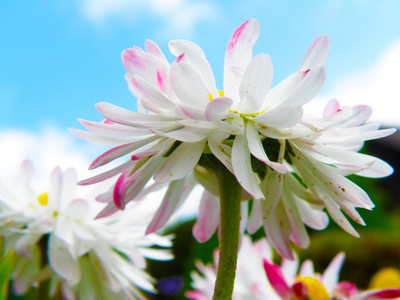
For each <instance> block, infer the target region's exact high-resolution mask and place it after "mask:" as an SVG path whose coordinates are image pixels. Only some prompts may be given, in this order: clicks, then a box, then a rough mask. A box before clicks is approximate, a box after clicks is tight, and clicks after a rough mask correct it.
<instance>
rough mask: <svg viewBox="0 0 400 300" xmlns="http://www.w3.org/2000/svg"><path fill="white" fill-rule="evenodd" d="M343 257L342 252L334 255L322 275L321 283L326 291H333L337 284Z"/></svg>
mask: <svg viewBox="0 0 400 300" xmlns="http://www.w3.org/2000/svg"><path fill="white" fill-rule="evenodd" d="M344 257H345V255H344V253H343V252H340V253H339V254H338V255H336V256H335V258H334V259H333V260H332V261H331V263H330V264H329V266H328V267H327V268H326V269H325V271H324V274H322V283H323V284H324V286H325V288H326V290H327V291H333V289H334V288H335V286H336V285H337V284H338V282H339V273H340V269H341V268H342V265H343V261H344Z"/></svg>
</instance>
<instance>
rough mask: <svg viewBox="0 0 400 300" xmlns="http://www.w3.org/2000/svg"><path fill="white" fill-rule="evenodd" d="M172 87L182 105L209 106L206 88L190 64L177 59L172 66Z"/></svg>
mask: <svg viewBox="0 0 400 300" xmlns="http://www.w3.org/2000/svg"><path fill="white" fill-rule="evenodd" d="M171 85H172V87H173V89H174V91H175V94H176V95H177V96H178V98H179V100H180V101H181V102H182V103H184V104H188V105H191V106H195V107H199V108H204V107H205V106H206V105H207V103H208V92H207V89H206V86H205V85H204V82H203V80H202V78H201V77H200V75H199V73H198V72H197V71H196V70H195V69H194V68H193V67H192V66H191V65H189V64H188V63H186V62H184V61H182V60H180V61H179V60H178V59H177V60H176V61H175V62H174V63H173V64H172V66H171Z"/></svg>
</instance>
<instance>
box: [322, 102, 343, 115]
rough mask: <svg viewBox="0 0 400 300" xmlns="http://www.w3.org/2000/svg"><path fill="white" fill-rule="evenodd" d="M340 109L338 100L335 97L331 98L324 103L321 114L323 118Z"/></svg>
mask: <svg viewBox="0 0 400 300" xmlns="http://www.w3.org/2000/svg"><path fill="white" fill-rule="evenodd" d="M340 110H341V107H340V104H339V101H337V100H336V99H331V100H330V101H329V102H328V103H327V104H326V106H325V108H324V112H323V114H322V115H323V117H324V118H326V117H329V116H332V115H334V114H336V113H337V112H338V111H340Z"/></svg>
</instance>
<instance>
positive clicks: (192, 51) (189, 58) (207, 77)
mask: <svg viewBox="0 0 400 300" xmlns="http://www.w3.org/2000/svg"><path fill="white" fill-rule="evenodd" d="M169 49H170V51H171V53H172V54H174V55H175V56H179V55H181V54H183V53H184V54H185V55H184V57H183V61H185V62H188V63H189V64H190V65H191V66H192V67H193V68H194V69H196V71H197V72H198V73H199V74H200V76H201V78H202V80H203V82H204V83H205V85H206V87H207V89H208V91H209V92H210V93H211V95H212V97H213V98H216V97H219V94H218V90H217V87H216V85H215V79H214V73H213V71H212V69H211V66H210V63H209V62H208V61H207V59H206V56H205V54H204V52H203V50H201V48H200V47H199V46H197V45H196V44H195V43H192V42H189V41H185V40H174V41H170V42H169Z"/></svg>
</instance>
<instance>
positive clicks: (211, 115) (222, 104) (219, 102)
mask: <svg viewBox="0 0 400 300" xmlns="http://www.w3.org/2000/svg"><path fill="white" fill-rule="evenodd" d="M232 103H233V101H232V99H231V98H228V97H218V98H214V99H212V100H211V101H209V102H208V104H207V106H206V109H205V112H204V116H205V118H206V120H208V121H217V120H222V119H223V118H224V117H225V115H226V114H227V113H228V111H229V109H230V108H231V106H232Z"/></svg>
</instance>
